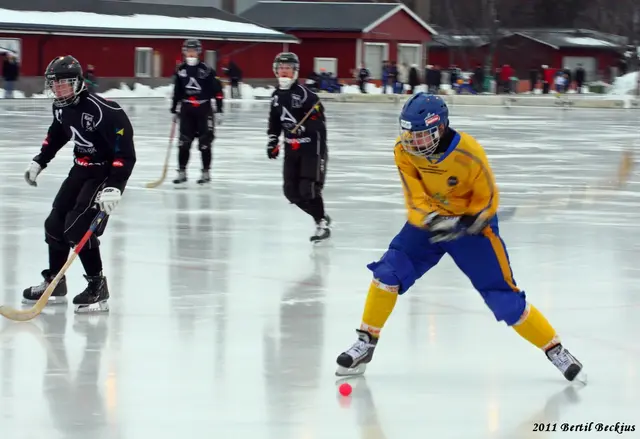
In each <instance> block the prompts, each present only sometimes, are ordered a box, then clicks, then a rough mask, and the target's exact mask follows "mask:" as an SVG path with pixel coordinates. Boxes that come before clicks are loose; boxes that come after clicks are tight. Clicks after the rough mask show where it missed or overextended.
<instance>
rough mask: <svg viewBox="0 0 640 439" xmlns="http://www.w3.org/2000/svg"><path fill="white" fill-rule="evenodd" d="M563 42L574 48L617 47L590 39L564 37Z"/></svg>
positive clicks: (607, 42)
mask: <svg viewBox="0 0 640 439" xmlns="http://www.w3.org/2000/svg"><path fill="white" fill-rule="evenodd" d="M564 40H565V41H566V42H567V43H569V44H573V45H576V46H590V47H594V46H602V47H618V45H617V44H613V43H610V42H609V41H605V40H600V39H597V38H591V37H564Z"/></svg>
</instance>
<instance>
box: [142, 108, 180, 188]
mask: <svg viewBox="0 0 640 439" xmlns="http://www.w3.org/2000/svg"><path fill="white" fill-rule="evenodd" d="M176 119H177V118H176V117H174V118H173V121H172V123H171V133H170V134H169V147H168V148H167V155H166V156H165V158H164V166H163V168H162V175H161V176H160V178H159V179H158V180H156V181H152V182H150V183H147V184H146V185H145V187H147V188H154V187H158V186H160V185H161V184H162V183H164V179H165V178H167V171H168V169H169V159H170V158H171V150H172V149H173V139H174V137H175V134H176V125H177V121H176Z"/></svg>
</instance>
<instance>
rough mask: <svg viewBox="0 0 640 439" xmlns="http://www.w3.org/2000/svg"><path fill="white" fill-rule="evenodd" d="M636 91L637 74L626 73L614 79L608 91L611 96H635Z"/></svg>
mask: <svg viewBox="0 0 640 439" xmlns="http://www.w3.org/2000/svg"><path fill="white" fill-rule="evenodd" d="M637 90H638V72H633V73H627V74H626V75H624V76H620V77H618V78H616V80H615V81H614V82H613V85H612V86H611V88H610V89H609V94H612V95H618V96H620V95H635V94H636V93H637Z"/></svg>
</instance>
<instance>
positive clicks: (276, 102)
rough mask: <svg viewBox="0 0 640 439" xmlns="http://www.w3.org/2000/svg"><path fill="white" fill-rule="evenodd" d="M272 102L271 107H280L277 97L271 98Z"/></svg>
mask: <svg viewBox="0 0 640 439" xmlns="http://www.w3.org/2000/svg"><path fill="white" fill-rule="evenodd" d="M272 102H273V106H274V107H277V106H278V105H280V104H278V95H275V96H274V97H273V99H272Z"/></svg>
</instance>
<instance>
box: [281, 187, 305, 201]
mask: <svg viewBox="0 0 640 439" xmlns="http://www.w3.org/2000/svg"><path fill="white" fill-rule="evenodd" d="M282 190H283V192H284V196H285V197H286V198H287V200H289V202H290V203H291V204H297V203H299V202H300V201H302V200H301V199H300V192H299V191H298V185H297V184H292V183H288V182H285V183H284V186H283V187H282Z"/></svg>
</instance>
